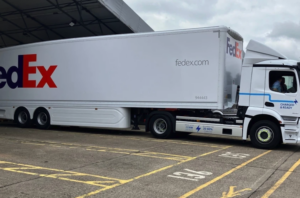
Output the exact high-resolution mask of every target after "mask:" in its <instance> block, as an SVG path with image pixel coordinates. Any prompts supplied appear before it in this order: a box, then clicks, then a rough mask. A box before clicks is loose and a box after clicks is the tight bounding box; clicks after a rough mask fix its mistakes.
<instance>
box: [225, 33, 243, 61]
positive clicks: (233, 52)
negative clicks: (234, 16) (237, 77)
mask: <svg viewBox="0 0 300 198" xmlns="http://www.w3.org/2000/svg"><path fill="white" fill-rule="evenodd" d="M229 42H230V38H228V37H227V54H228V53H229V54H230V56H233V57H236V58H238V59H242V50H240V49H239V43H238V42H235V45H231V44H230V43H229Z"/></svg>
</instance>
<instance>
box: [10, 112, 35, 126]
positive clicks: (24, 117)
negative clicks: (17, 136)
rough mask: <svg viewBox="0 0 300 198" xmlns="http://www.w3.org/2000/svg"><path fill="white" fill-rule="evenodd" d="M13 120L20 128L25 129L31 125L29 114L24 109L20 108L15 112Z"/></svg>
mask: <svg viewBox="0 0 300 198" xmlns="http://www.w3.org/2000/svg"><path fill="white" fill-rule="evenodd" d="M14 120H15V122H16V123H17V125H18V126H19V127H21V128H27V127H30V125H31V120H30V114H29V112H28V111H27V109H25V108H20V109H18V110H17V111H16V113H15V117H14Z"/></svg>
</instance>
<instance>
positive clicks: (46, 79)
mask: <svg viewBox="0 0 300 198" xmlns="http://www.w3.org/2000/svg"><path fill="white" fill-rule="evenodd" d="M37 68H38V70H39V71H40V73H41V74H42V76H43V78H42V80H41V81H40V83H39V84H38V86H37V88H43V87H44V86H45V85H46V84H48V86H49V87H50V88H57V86H56V84H55V83H54V81H53V80H52V78H51V76H52V74H53V73H54V71H55V69H56V68H57V65H51V66H50V67H49V69H48V70H46V69H45V67H43V66H38V67H37Z"/></svg>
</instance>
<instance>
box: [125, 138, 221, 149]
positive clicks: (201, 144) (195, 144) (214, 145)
mask: <svg viewBox="0 0 300 198" xmlns="http://www.w3.org/2000/svg"><path fill="white" fill-rule="evenodd" d="M127 139H131V140H142V141H144V140H147V141H152V142H164V143H172V144H183V145H192V146H205V147H212V148H225V147H227V146H225V145H217V144H205V143H192V142H188V141H176V140H156V139H148V138H127Z"/></svg>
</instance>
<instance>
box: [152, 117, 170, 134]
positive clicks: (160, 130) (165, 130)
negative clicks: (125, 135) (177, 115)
mask: <svg viewBox="0 0 300 198" xmlns="http://www.w3.org/2000/svg"><path fill="white" fill-rule="evenodd" d="M150 131H151V133H152V135H153V136H154V137H156V138H163V139H166V138H170V137H171V135H172V131H173V126H172V122H171V119H170V118H169V117H168V116H166V115H154V116H153V117H152V118H151V120H150Z"/></svg>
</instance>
